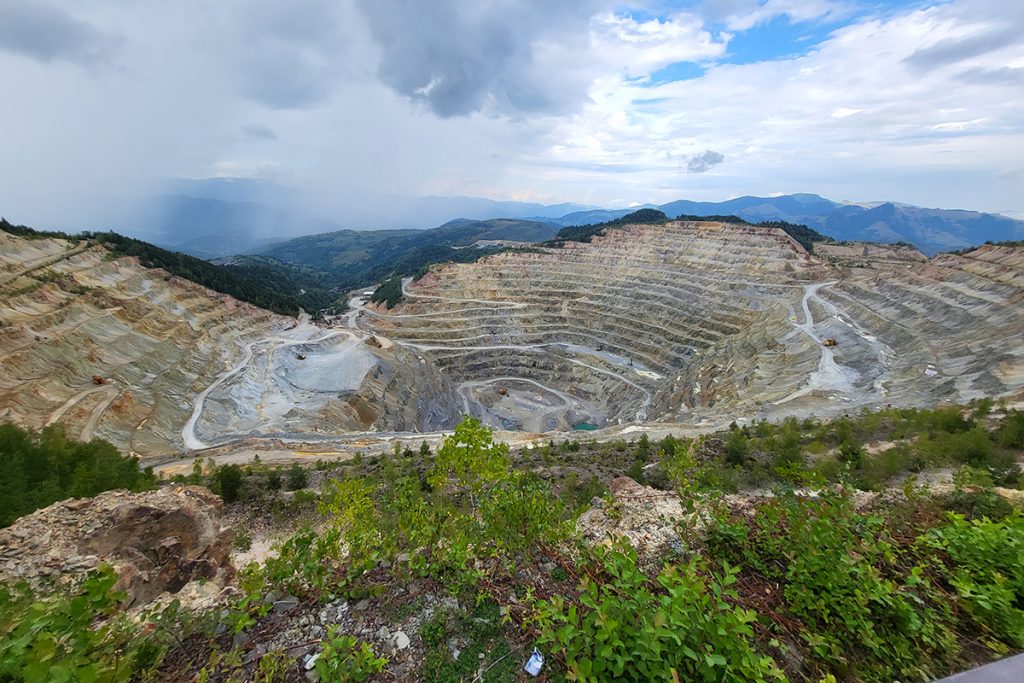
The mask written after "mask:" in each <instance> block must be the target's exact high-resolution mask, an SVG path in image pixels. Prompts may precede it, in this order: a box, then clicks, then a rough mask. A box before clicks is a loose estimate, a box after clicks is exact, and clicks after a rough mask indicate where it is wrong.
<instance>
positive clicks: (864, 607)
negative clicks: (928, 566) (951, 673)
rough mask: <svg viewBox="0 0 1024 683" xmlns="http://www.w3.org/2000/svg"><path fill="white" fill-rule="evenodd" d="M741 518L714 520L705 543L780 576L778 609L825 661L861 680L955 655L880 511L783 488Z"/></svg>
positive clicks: (927, 590)
mask: <svg viewBox="0 0 1024 683" xmlns="http://www.w3.org/2000/svg"><path fill="white" fill-rule="evenodd" d="M744 526H745V524H744V523H743V522H742V521H741V520H736V521H732V520H728V519H727V520H725V523H722V522H721V521H720V523H719V524H718V528H717V529H716V530H715V532H714V534H713V535H712V538H711V544H712V545H711V547H712V548H713V549H717V550H718V551H721V550H723V549H724V550H725V552H726V553H728V555H729V556H731V557H733V558H734V559H742V561H743V562H745V563H746V564H748V565H749V566H751V567H752V568H753V569H755V570H756V571H757V572H758V573H760V574H762V575H763V576H765V577H767V578H768V579H770V580H772V581H778V582H781V583H782V586H783V588H782V593H783V597H784V600H785V608H784V609H785V611H786V612H787V613H788V614H789V615H791V617H792V618H796V619H798V620H800V621H801V622H802V623H803V624H804V626H805V627H806V630H805V631H803V632H802V633H801V636H802V637H803V638H804V640H805V643H806V645H807V647H808V648H809V650H810V653H811V654H812V656H813V657H814V658H815V659H816V660H818V662H820V663H821V664H822V665H824V667H825V668H826V669H828V670H831V671H832V672H833V673H835V674H837V675H841V676H850V675H852V676H853V677H855V678H857V679H859V680H865V681H868V680H874V681H891V680H894V679H897V678H900V679H908V678H913V679H920V678H922V677H926V676H934V675H935V674H936V673H939V672H941V671H942V670H943V669H942V668H941V667H942V665H943V662H946V661H949V659H950V658H951V657H953V656H955V654H956V652H957V647H956V641H955V638H954V636H953V633H952V632H951V630H950V629H949V628H948V626H947V624H948V623H950V622H951V620H952V619H951V616H950V615H949V614H948V613H947V611H946V610H945V608H944V606H943V604H942V602H941V600H940V599H939V598H937V597H936V594H935V591H934V588H933V587H932V585H931V584H930V583H929V581H928V580H927V578H926V576H925V575H924V573H923V570H922V568H921V567H919V566H915V565H913V564H912V563H911V561H910V560H909V559H907V558H905V557H903V556H902V555H901V554H900V553H899V552H898V548H897V547H896V545H895V544H894V542H893V541H892V539H890V537H889V535H888V530H887V528H886V526H885V523H884V520H883V519H882V518H881V517H876V516H872V515H862V514H859V513H857V512H856V511H854V509H853V506H852V503H851V501H850V500H849V499H848V498H847V497H845V496H842V495H838V494H834V493H830V492H827V491H825V492H822V493H821V494H820V495H819V497H817V498H800V497H797V496H795V495H793V494H792V493H788V494H782V495H780V496H778V497H776V498H775V499H774V500H771V501H769V502H767V503H765V504H763V505H761V506H759V507H758V508H757V511H756V515H755V517H754V519H753V522H752V524H751V525H750V527H749V529H745V528H744Z"/></svg>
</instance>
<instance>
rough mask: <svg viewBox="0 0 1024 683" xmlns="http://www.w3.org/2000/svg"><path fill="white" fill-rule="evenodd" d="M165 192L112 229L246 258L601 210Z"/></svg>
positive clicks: (130, 210)
mask: <svg viewBox="0 0 1024 683" xmlns="http://www.w3.org/2000/svg"><path fill="white" fill-rule="evenodd" d="M161 189H162V194H158V195H154V196H151V197H148V198H140V199H139V200H137V201H133V202H130V203H126V204H125V205H124V206H121V207H120V209H112V210H111V216H109V218H108V219H107V220H106V221H105V224H106V225H112V226H114V227H115V228H116V229H118V230H120V231H122V232H124V233H126V234H130V235H132V236H134V237H138V238H140V239H144V240H146V241H149V242H152V243H154V244H159V245H160V246H163V247H166V248H169V249H175V250H178V251H183V252H185V253H188V254H191V255H193V256H199V257H201V258H217V257H225V256H230V255H234V254H240V253H247V252H251V251H253V250H256V249H258V248H260V247H263V246H267V245H269V244H271V243H274V242H282V241H284V240H288V239H291V238H294V237H299V236H303V235H312V234H317V233H324V232H333V231H337V230H341V229H342V228H348V229H355V230H396V229H398V230H406V229H424V228H428V227H430V226H436V225H441V224H443V223H446V222H448V221H451V220H453V219H463V220H491V219H498V218H504V219H516V220H520V219H525V220H533V221H537V222H544V221H547V220H548V219H550V218H554V217H558V216H564V215H565V214H567V213H573V212H577V211H580V210H583V209H588V208H594V207H587V206H584V205H582V204H572V203H562V204H551V205H547V204H538V203H534V202H515V201H496V200H492V199H484V198H480V197H435V196H428V197H398V196H390V195H380V196H364V195H358V196H348V197H346V196H345V195H343V194H339V198H338V200H337V201H336V202H335V203H334V204H326V205H325V204H324V203H323V202H319V203H318V202H316V201H314V200H313V199H312V198H311V197H308V196H306V194H304V192H303V191H302V190H300V189H297V188H290V187H287V186H283V185H279V184H277V183H274V182H271V181H266V180H251V179H245V178H207V179H202V180H188V179H168V180H166V181H165V182H164V184H163V186H162V188H161ZM487 239H505V238H502V237H488V238H487ZM509 239H512V238H509ZM545 239H546V238H545ZM529 241H539V240H534V239H533V238H529Z"/></svg>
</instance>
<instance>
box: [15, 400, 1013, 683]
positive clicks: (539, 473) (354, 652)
mask: <svg viewBox="0 0 1024 683" xmlns="http://www.w3.org/2000/svg"><path fill="white" fill-rule="evenodd" d="M992 410H993V406H992V404H991V403H990V402H981V403H978V404H975V405H974V406H973V407H972V409H971V410H970V411H969V412H966V413H965V412H962V411H961V410H959V409H955V408H949V409H946V408H943V409H937V410H903V411H896V410H890V411H882V412H879V413H865V414H863V415H861V416H857V417H852V418H848V419H845V420H841V421H836V422H832V423H817V422H814V421H803V422H789V423H786V424H782V425H767V424H757V425H750V426H748V427H747V428H743V427H739V426H737V427H734V428H733V429H731V430H729V431H727V432H725V433H723V434H718V435H709V436H707V437H702V438H700V439H696V440H688V439H678V438H672V437H667V438H666V439H664V440H662V441H660V442H652V441H649V440H648V439H647V438H646V437H642V438H641V439H639V440H638V441H635V442H632V443H626V442H621V441H620V442H610V443H606V444H599V443H596V442H586V443H581V442H566V443H563V444H553V443H552V444H549V445H548V446H547V447H544V448H534V449H531V450H524V451H521V452H519V453H512V452H509V449H508V447H507V446H505V445H502V444H498V443H495V442H493V441H492V439H491V434H490V431H489V430H488V429H486V428H485V427H483V426H481V425H480V424H479V423H478V422H476V421H474V420H472V419H467V420H465V421H463V423H462V424H460V425H459V427H458V428H457V429H456V430H455V433H454V434H453V435H452V436H450V437H449V438H448V439H446V440H445V442H444V444H443V445H442V446H441V447H440V448H439V449H438V450H437V452H436V453H435V452H431V450H430V449H429V448H428V447H426V445H425V444H424V446H423V447H422V448H420V449H419V450H418V451H414V450H406V451H398V450H396V451H395V453H394V454H383V455H380V456H377V457H374V458H368V457H367V458H358V459H357V460H356V461H354V462H349V463H338V464H337V466H336V467H329V468H325V469H322V470H320V471H317V472H316V475H317V478H318V480H319V482H320V483H319V495H318V496H315V495H312V494H310V495H307V496H304V498H305V499H306V500H310V499H311V500H312V501H316V507H317V509H318V510H319V512H318V513H316V514H315V515H314V517H313V518H310V517H308V516H305V517H303V519H306V520H307V521H313V522H314V523H313V525H312V526H309V527H304V528H301V529H299V530H298V531H297V532H295V533H294V534H293V535H291V536H290V537H288V538H287V539H286V540H285V541H284V542H283V543H281V545H280V546H279V550H278V553H277V555H276V556H275V557H274V558H272V559H270V560H268V561H267V562H266V563H265V564H263V565H250V566H249V567H248V568H246V569H245V570H244V571H243V572H242V577H241V579H240V585H241V587H242V590H243V595H242V596H241V597H239V598H238V599H237V600H236V601H235V602H234V603H233V605H232V606H231V608H230V609H229V610H227V611H224V612H217V611H213V612H209V613H207V614H206V616H204V617H202V618H196V617H194V616H191V615H189V614H188V613H186V612H183V611H182V610H181V609H180V607H179V606H177V605H176V604H175V605H172V606H171V607H168V608H166V609H163V610H160V611H157V612H155V613H153V614H152V615H150V616H149V617H147V619H148V620H149V625H148V626H144V625H137V624H133V623H132V622H128V621H127V620H125V619H124V618H123V617H120V616H118V615H117V609H116V600H117V596H116V595H111V594H110V593H108V592H107V591H108V590H109V588H110V584H111V582H112V579H111V578H110V575H109V572H104V571H100V572H98V573H96V574H94V575H93V576H92V577H91V578H90V579H89V580H87V581H86V583H85V584H84V585H83V586H82V587H81V588H80V591H81V592H80V593H77V594H73V595H68V596H65V595H63V594H60V593H57V594H53V595H51V596H47V597H42V598H39V597H38V596H32V595H31V594H30V593H29V592H28V591H27V589H25V588H24V587H21V588H19V587H14V588H11V587H7V588H4V589H2V591H0V677H3V676H5V677H6V678H5V680H12V681H23V680H24V681H30V680H53V679H54V678H55V677H58V676H59V672H60V671H61V670H62V669H61V667H65V668H66V667H69V666H84V665H88V666H90V667H92V670H94V671H95V672H96V674H97V677H100V676H102V680H128V679H129V678H131V677H135V678H140V679H143V678H144V679H156V680H203V681H226V680H259V681H284V680H301V670H300V668H299V662H298V661H297V660H296V657H298V654H299V653H300V652H301V651H305V650H308V649H309V648H313V649H314V650H315V651H316V652H319V657H318V659H317V660H316V662H315V666H313V668H314V669H315V670H316V671H317V672H318V673H319V675H320V680H341V681H361V680H370V679H374V680H388V679H389V677H391V676H394V675H395V673H394V672H395V671H398V670H399V669H396V668H395V667H401V669H400V670H401V671H402V672H403V673H404V675H405V676H408V677H410V678H412V679H414V680H423V681H451V680H471V679H474V677H476V678H478V679H479V680H488V681H507V680H519V679H522V678H524V676H525V675H524V674H522V673H521V672H520V669H521V667H522V664H523V662H525V660H526V658H527V657H528V656H529V653H530V651H531V650H532V649H533V648H534V647H537V648H538V649H539V650H540V651H541V652H543V653H544V654H545V655H546V657H547V662H546V663H545V668H544V672H545V675H546V676H547V677H548V680H562V679H566V680H575V681H609V680H619V681H650V680H681V681H682V680H714V681H736V682H739V681H782V680H794V681H822V680H836V681H838V680H845V681H892V680H927V679H930V678H935V677H938V676H941V675H944V674H946V673H949V672H951V671H956V670H959V669H963V668H967V667H969V666H971V665H973V664H976V663H979V662H983V661H985V660H987V659H990V658H993V657H996V656H1000V655H1003V654H1006V653H1008V652H1013V651H1016V650H1019V649H1020V648H1022V647H1024V635H1022V634H1024V609H1022V607H1021V605H1022V604H1024V574H1022V572H1021V567H1024V516H1022V514H1021V512H1020V510H1019V509H1018V508H1015V507H1013V505H1012V504H1010V503H1008V502H1007V499H1006V496H1008V495H1009V493H1007V491H1006V489H996V488H993V485H994V482H995V480H996V479H998V480H1000V481H1003V482H1005V483H1011V481H1012V482H1013V484H1014V485H1016V484H1017V482H1018V481H1019V475H1020V472H1019V468H1018V467H1017V465H1016V462H1017V460H1018V459H1019V457H1020V455H1021V448H1022V447H1024V414H1022V413H1019V412H1013V411H1010V412H1005V413H1003V414H999V415H995V416H993V415H992V414H991V412H990V411H992ZM967 435H970V436H967ZM878 439H886V440H887V443H892V444H896V445H895V446H893V447H899V448H903V449H906V454H909V455H910V456H911V457H909V458H908V459H906V460H907V462H908V463H909V464H908V465H907V466H909V467H910V468H911V469H914V470H917V469H920V470H921V471H922V472H924V471H928V470H929V469H930V468H932V467H933V466H934V465H943V464H945V465H952V466H953V467H954V468H957V475H956V477H955V478H954V481H955V486H953V487H950V488H949V490H948V491H947V492H943V493H937V492H934V491H930V490H928V489H925V488H917V487H916V486H915V483H914V480H913V479H906V480H904V481H903V483H902V484H899V485H898V486H895V487H894V486H893V484H898V483H899V478H898V476H899V473H900V472H902V471H903V469H901V468H894V469H891V470H889V471H888V473H887V474H886V475H885V476H883V475H882V474H878V475H877V479H875V480H873V481H871V482H869V483H871V484H872V486H874V487H878V488H884V489H885V491H886V493H885V494H884V495H881V496H870V497H865V494H863V493H862V492H857V491H856V489H855V488H854V486H853V485H852V481H851V478H854V479H855V478H857V477H858V476H863V475H858V474H857V471H858V470H862V471H863V470H864V469H865V467H866V466H865V463H867V462H872V461H875V460H879V461H882V462H886V461H887V456H886V455H885V453H886V452H887V451H881V452H879V450H878V448H877V447H876V446H875V444H876V443H877V440H878ZM982 443H984V444H988V445H987V446H982V447H976V444H982ZM971 444H975V445H973V446H972V445H971ZM858 454H859V455H858ZM915 454H920V456H921V458H923V460H917V459H915V457H914V456H915ZM1001 454H1005V455H1008V456H1011V457H1009V458H1006V459H1004V458H1002V455H1001ZM901 462H902V461H901ZM587 463H589V465H587ZM638 463H639V464H638ZM828 463H836V464H837V467H836V468H832V469H830V467H831V466H829V465H828ZM1011 463H1012V464H1011ZM584 466H593V467H597V470H596V471H597V472H599V473H600V476H599V477H598V478H597V480H596V481H595V482H594V483H593V484H588V485H586V486H581V485H580V484H579V481H580V480H579V478H578V471H579V469H580V468H581V467H584ZM563 467H564V469H560V468H563ZM618 468H621V469H618ZM617 469H618V471H616V470H617ZM624 471H629V472H630V473H631V474H634V475H635V476H637V477H639V478H641V479H643V478H644V477H647V478H648V479H652V480H656V481H651V483H655V484H657V485H658V486H659V487H661V489H662V490H664V491H665V493H664V494H660V493H657V491H654V492H653V493H650V494H646V495H647V497H648V498H651V497H656V496H666V497H667V498H665V499H666V500H677V501H679V504H680V506H681V509H682V511H683V516H682V517H681V518H679V519H678V520H677V521H676V522H675V526H674V529H675V533H677V534H678V540H677V541H676V542H674V543H670V544H669V545H667V546H664V547H654V546H643V545H641V546H638V547H634V546H632V545H630V544H629V543H627V542H625V541H623V540H613V541H612V542H611V543H610V544H607V545H606V544H598V545H590V544H585V543H582V542H581V541H580V539H579V536H578V531H577V530H576V524H575V520H576V518H577V515H578V513H579V511H580V510H582V509H585V508H587V507H589V506H590V503H589V501H588V500H587V499H586V498H585V496H587V495H590V496H592V497H593V496H601V492H602V489H603V484H602V481H605V480H606V477H607V476H612V475H621V474H622V473H623V472H624ZM730 471H731V472H733V473H734V474H733V475H731V476H730V477H723V473H724V472H730ZM224 472H230V473H231V474H230V476H226V475H225V474H224ZM758 472H759V473H758ZM570 475H574V476H570ZM1015 475H1016V477H1017V479H1014V476H1015ZM290 478H291V475H289V479H290ZM751 478H754V479H757V480H758V481H759V482H760V486H761V487H766V486H767V487H771V488H772V490H773V495H764V494H753V493H748V494H745V495H742V496H739V497H734V498H723V496H722V492H723V481H725V489H726V490H729V489H730V488H732V487H734V486H735V485H736V484H735V482H742V481H747V480H752V479H751ZM192 479H193V481H206V482H208V483H210V484H212V485H214V486H216V487H218V488H223V486H224V482H225V481H231V482H237V483H238V488H235V489H234V490H235V492H236V493H237V494H239V500H240V504H241V505H242V506H243V508H242V509H247V508H248V507H250V506H251V505H252V504H253V503H252V502H251V501H252V500H253V498H252V497H254V496H256V497H260V496H265V495H271V496H280V495H281V494H279V493H275V491H277V490H279V489H280V488H281V482H282V478H281V475H280V473H279V472H277V471H275V470H273V469H271V468H266V467H265V466H260V465H254V466H252V467H249V468H242V469H241V470H240V468H238V467H237V466H234V465H232V466H227V467H224V468H217V467H216V466H212V467H206V468H203V467H201V466H198V465H197V468H196V473H195V474H194V475H193V478H192ZM730 481H731V482H732V483H729V482H730ZM829 481H833V482H837V484H838V485H836V484H829ZM302 483H304V482H302ZM300 485H301V484H300ZM231 486H235V484H231ZM1010 493H1012V492H1010ZM1017 500H1019V497H1018V498H1017ZM310 504H312V503H310ZM637 506H639V507H637ZM643 506H644V502H643V501H634V500H630V499H629V498H625V499H616V498H615V497H614V496H611V495H605V496H604V498H603V499H601V503H600V505H599V508H600V509H602V510H603V512H602V514H603V515H604V517H605V518H607V519H610V520H614V519H616V518H617V516H622V515H626V514H632V513H630V512H628V511H629V510H631V509H642V508H643ZM282 595H288V596H293V598H294V599H295V602H294V603H289V604H293V605H294V609H293V611H292V612H291V613H290V614H293V615H294V616H293V617H289V618H284V619H282V616H281V615H280V614H279V613H278V610H277V607H276V606H277V605H278V604H279V603H274V602H273V601H274V600H278V599H279V598H276V597H268V596H282ZM417 596H419V597H417ZM431 596H437V597H433V598H432V597H431ZM445 596H448V597H445ZM426 598H429V599H426ZM40 599H41V600H42V601H41V602H38V603H37V604H38V605H39V606H40V607H39V608H37V609H28V605H29V604H31V601H32V600H40ZM289 599H291V598H289ZM425 599H426V600H425ZM424 600H425V601H424ZM431 600H433V602H431ZM438 600H440V602H437V601H438ZM349 601H351V602H352V603H353V604H354V603H357V602H358V606H357V607H348V605H349ZM338 605H345V608H344V609H341V608H339V607H337V606H338ZM429 605H436V606H435V607H431V608H430V609H429V610H428V609H426V607H427V606H429ZM332 610H334V611H332ZM338 610H340V611H338ZM352 610H363V611H357V612H352ZM335 612H337V613H338V614H341V613H342V612H344V613H345V614H364V613H365V614H367V615H375V617H380V618H386V619H389V620H392V623H394V622H398V623H402V624H405V626H404V627H403V628H405V629H406V630H407V631H408V633H409V637H407V639H406V645H407V649H406V650H404V651H402V652H395V653H392V652H391V650H390V649H388V648H387V647H386V646H385V645H383V644H382V642H381V641H380V640H379V639H378V638H376V637H373V638H371V637H368V636H365V635H364V636H360V635H359V634H358V633H351V632H346V631H345V630H344V628H343V627H342V626H340V625H337V624H351V623H352V622H351V619H350V617H348V616H345V617H344V618H342V617H333V618H334V619H336V621H333V622H331V621H330V618H328V621H326V622H323V623H324V624H325V626H324V627H323V628H322V631H321V632H322V633H323V635H322V636H320V637H318V638H316V639H315V640H314V641H313V642H312V643H304V642H291V641H288V640H287V638H286V634H287V633H290V632H291V631H289V630H288V629H290V628H292V627H293V626H290V624H293V623H295V622H292V621H289V619H295V620H301V619H306V618H308V615H317V614H320V615H322V614H334V613H335ZM302 615H306V616H302ZM417 615H419V616H417ZM95 617H100V618H101V619H103V620H104V621H101V624H102V625H101V626H100V627H99V628H98V629H93V628H90V626H89V624H90V623H91V621H92V619H93V618H95ZM318 618H319V617H318ZM413 628H415V630H413ZM384 632H385V633H388V632H389V631H388V630H387V629H384ZM403 635H404V634H403ZM282 637H285V640H282ZM410 637H411V641H410ZM275 643H276V645H275ZM281 643H285V644H286V645H285V646H282V645H281ZM451 643H458V644H459V645H458V650H459V651H458V652H457V653H456V654H457V656H456V654H453V650H452V649H451V645H450V644H451ZM286 646H287V647H289V649H285V647H286ZM290 646H295V648H294V649H293V648H291V647H290ZM410 653H414V655H415V656H414V657H413V658H412V659H410ZM409 667H413V668H409ZM480 671H483V672H485V673H484V674H483V676H482V677H481V676H480V675H479V672H480Z"/></svg>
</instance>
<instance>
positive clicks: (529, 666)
mask: <svg viewBox="0 0 1024 683" xmlns="http://www.w3.org/2000/svg"><path fill="white" fill-rule="evenodd" d="M542 666H544V655H542V654H541V653H540V650H538V649H537V648H533V654H532V655H530V658H529V659H528V660H527V661H526V666H524V667H523V670H524V671H525V672H526V673H528V674H530V675H531V676H537V675H538V674H540V669H541V667H542Z"/></svg>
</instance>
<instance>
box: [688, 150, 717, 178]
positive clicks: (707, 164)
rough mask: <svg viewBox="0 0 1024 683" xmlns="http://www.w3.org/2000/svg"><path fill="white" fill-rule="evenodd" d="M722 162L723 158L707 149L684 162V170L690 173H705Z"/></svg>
mask: <svg viewBox="0 0 1024 683" xmlns="http://www.w3.org/2000/svg"><path fill="white" fill-rule="evenodd" d="M723 161H725V157H724V156H723V155H722V154H720V153H718V152H715V151H713V150H710V149H708V150H705V151H704V152H702V153H700V154H695V155H694V156H692V157H690V159H689V160H688V161H687V162H686V170H688V171H689V172H690V173H707V172H708V171H710V170H711V169H712V168H714V167H715V166H717V165H718V164H720V163H722V162H723Z"/></svg>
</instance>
